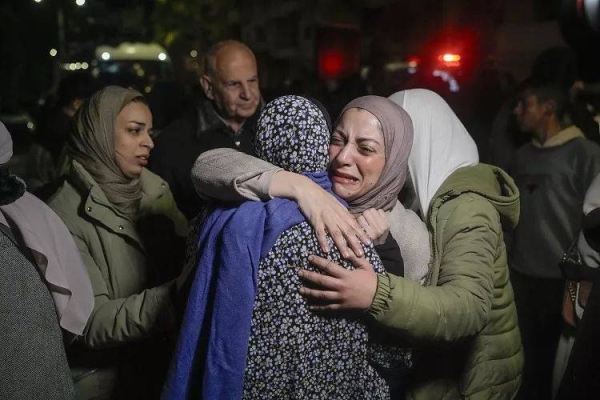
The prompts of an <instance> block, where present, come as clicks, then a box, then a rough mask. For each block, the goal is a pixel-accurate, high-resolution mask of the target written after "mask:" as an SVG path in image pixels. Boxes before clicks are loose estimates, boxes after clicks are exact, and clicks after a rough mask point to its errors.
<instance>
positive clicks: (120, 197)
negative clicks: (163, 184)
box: [67, 86, 144, 220]
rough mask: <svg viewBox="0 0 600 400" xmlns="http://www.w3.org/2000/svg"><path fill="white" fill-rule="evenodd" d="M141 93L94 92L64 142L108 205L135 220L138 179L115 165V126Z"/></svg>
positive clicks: (122, 90) (109, 89) (139, 191)
mask: <svg viewBox="0 0 600 400" xmlns="http://www.w3.org/2000/svg"><path fill="white" fill-rule="evenodd" d="M143 98H144V97H143V96H142V94H141V93H139V92H138V91H135V90H132V89H125V88H122V87H119V86H108V87H106V88H104V89H102V90H100V91H98V92H96V93H95V94H94V95H93V96H92V97H91V98H90V99H89V100H88V101H87V102H86V103H85V104H84V105H82V106H81V108H80V109H79V111H77V114H75V117H74V121H73V122H74V123H73V125H72V126H71V132H70V135H69V138H68V140H67V150H68V153H69V155H70V156H71V157H72V158H73V159H75V160H77V161H78V162H79V163H80V164H81V165H82V166H83V167H84V168H85V169H86V171H88V172H89V173H90V175H91V176H92V178H94V181H96V183H97V184H98V185H99V186H100V188H101V189H102V191H103V192H104V194H105V195H106V197H107V198H108V201H110V202H111V203H112V204H113V205H114V206H115V207H116V208H117V210H119V211H120V212H122V213H123V214H124V215H126V216H127V217H129V218H130V219H132V220H133V219H135V216H136V214H137V212H138V210H139V205H140V200H141V198H142V186H141V183H140V179H139V178H135V179H131V178H128V177H127V176H125V174H123V172H122V171H121V169H120V168H119V166H118V165H117V158H116V151H115V143H114V136H115V123H116V120H117V116H118V115H119V113H120V112H121V110H122V109H123V108H124V107H125V106H126V105H127V104H129V103H130V102H131V101H133V100H139V99H143Z"/></svg>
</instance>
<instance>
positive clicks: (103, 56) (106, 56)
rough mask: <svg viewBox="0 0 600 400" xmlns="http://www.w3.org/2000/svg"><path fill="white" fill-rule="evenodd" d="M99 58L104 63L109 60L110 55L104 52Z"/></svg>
mask: <svg viewBox="0 0 600 400" xmlns="http://www.w3.org/2000/svg"><path fill="white" fill-rule="evenodd" d="M100 57H102V59H103V60H104V61H108V60H110V53H109V52H108V51H105V52H104V53H102V55H101V56H100Z"/></svg>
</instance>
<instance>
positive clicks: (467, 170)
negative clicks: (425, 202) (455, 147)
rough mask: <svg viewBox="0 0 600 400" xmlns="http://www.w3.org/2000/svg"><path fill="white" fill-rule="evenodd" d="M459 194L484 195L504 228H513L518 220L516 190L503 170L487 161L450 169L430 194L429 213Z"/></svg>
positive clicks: (518, 210)
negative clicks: (443, 179)
mask: <svg viewBox="0 0 600 400" xmlns="http://www.w3.org/2000/svg"><path fill="white" fill-rule="evenodd" d="M463 193H476V194H478V195H480V196H482V197H484V198H486V199H487V200H488V201H489V202H490V203H491V204H492V205H493V206H494V207H495V208H496V210H497V211H498V213H499V214H500V217H501V218H502V223H503V225H505V226H506V227H510V228H514V227H515V226H516V225H517V223H518V222H519V213H520V206H519V189H517V186H516V185H515V182H514V181H513V179H512V178H511V177H510V176H509V175H508V174H507V173H506V172H504V171H503V170H502V169H500V168H498V167H494V166H492V165H487V164H477V165H474V166H468V167H463V168H459V169H457V170H456V171H454V172H453V173H452V175H450V176H449V177H448V179H446V180H445V181H444V183H442V185H441V186H440V188H439V189H438V191H437V192H436V194H435V195H434V197H433V198H434V200H433V201H432V203H431V206H430V210H429V215H431V214H432V211H433V210H434V209H436V208H439V207H441V205H442V204H444V203H445V202H446V201H448V200H450V199H452V198H454V197H457V196H460V195H461V194H463Z"/></svg>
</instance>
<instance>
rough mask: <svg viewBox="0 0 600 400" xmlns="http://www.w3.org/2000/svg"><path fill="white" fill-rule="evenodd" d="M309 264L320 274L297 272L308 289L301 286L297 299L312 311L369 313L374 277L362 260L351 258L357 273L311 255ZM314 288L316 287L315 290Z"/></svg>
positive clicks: (367, 262)
mask: <svg viewBox="0 0 600 400" xmlns="http://www.w3.org/2000/svg"><path fill="white" fill-rule="evenodd" d="M308 260H309V261H310V262H311V263H312V264H313V265H314V266H315V267H317V269H319V270H320V271H321V272H322V273H319V272H313V271H307V270H300V271H299V272H298V275H299V276H300V278H301V279H302V280H304V281H305V282H307V283H309V284H310V286H311V288H309V287H307V286H302V287H301V288H300V295H302V296H303V297H306V298H307V299H308V301H309V302H310V303H311V304H310V306H309V308H310V309H311V310H313V311H349V310H361V311H364V310H368V309H369V307H371V304H372V303H373V299H374V298H375V293H376V292H377V282H378V280H377V274H376V273H375V271H374V270H373V266H372V265H371V264H370V263H369V261H368V260H367V259H366V258H365V257H356V256H354V255H352V256H351V257H350V261H351V262H352V264H353V265H354V267H355V268H356V269H354V270H348V269H345V268H344V267H342V266H340V265H338V264H336V263H334V262H333V261H331V260H327V259H325V258H322V257H319V256H315V255H312V256H310V257H309V258H308ZM314 286H316V287H314Z"/></svg>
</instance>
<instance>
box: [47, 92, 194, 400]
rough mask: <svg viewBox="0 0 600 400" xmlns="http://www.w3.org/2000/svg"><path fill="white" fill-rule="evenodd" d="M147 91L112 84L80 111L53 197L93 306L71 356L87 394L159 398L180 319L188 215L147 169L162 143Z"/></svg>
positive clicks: (79, 387)
mask: <svg viewBox="0 0 600 400" xmlns="http://www.w3.org/2000/svg"><path fill="white" fill-rule="evenodd" d="M151 132H152V114H151V113H150V109H149V108H148V105H147V103H146V101H145V100H144V98H143V97H142V95H141V94H140V93H139V92H137V91H134V90H130V89H124V88H121V87H116V86H109V87H107V88H105V89H102V90H101V91H99V92H97V93H96V94H95V95H94V96H92V97H91V98H90V100H89V101H88V102H87V103H85V104H84V105H83V106H82V107H81V109H80V110H79V111H78V113H77V114H76V115H75V118H74V124H73V126H72V128H71V132H70V134H69V138H68V141H67V150H68V155H69V156H70V159H71V164H70V170H69V172H68V174H67V176H66V180H65V182H64V183H63V185H62V186H61V187H60V188H59V189H58V191H57V192H56V193H55V195H54V196H53V197H52V199H51V200H50V201H49V205H50V207H52V209H54V211H55V212H56V213H57V214H58V215H59V216H60V217H61V218H62V219H63V221H64V222H65V224H66V226H67V227H68V229H69V231H70V232H71V234H72V235H73V238H74V239H75V243H76V244H77V247H78V248H79V251H80V253H81V256H82V258H83V261H84V263H85V265H86V267H87V271H88V274H89V276H90V280H91V283H92V287H93V291H94V309H93V312H92V315H91V317H90V319H89V321H88V323H87V325H86V328H85V331H84V334H83V336H82V337H80V338H79V339H78V340H77V341H76V342H75V343H74V344H73V345H72V346H71V347H70V348H69V349H68V357H69V364H70V366H71V372H72V375H73V379H74V381H75V385H76V390H77V392H78V398H80V399H88V398H94V399H96V398H115V397H119V398H121V397H122V398H148V396H150V398H151V397H153V396H154V397H157V396H158V393H159V392H160V391H159V388H160V385H161V384H162V378H163V376H162V374H163V373H164V372H165V370H166V368H167V363H168V361H167V355H168V352H167V350H166V349H167V345H166V343H165V341H164V339H163V338H164V335H165V334H166V333H167V332H169V331H170V330H171V329H172V328H173V327H174V323H175V316H174V312H173V300H174V297H173V296H174V291H175V290H174V287H175V283H174V279H175V278H176V276H177V275H178V271H179V269H180V267H181V262H182V258H183V254H184V249H185V236H186V234H187V221H186V220H185V218H184V217H183V215H182V214H181V213H180V212H179V210H178V209H177V207H176V205H175V202H174V200H173V196H172V194H171V191H170V190H169V188H168V186H167V184H166V183H165V182H164V181H163V180H162V179H161V178H159V177H158V176H156V175H154V174H152V173H151V172H150V171H148V170H147V169H145V168H144V166H145V165H146V164H147V162H148V157H149V156H150V151H151V150H152V148H153V147H154V144H153V142H152V139H151V137H150V133H151Z"/></svg>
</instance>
